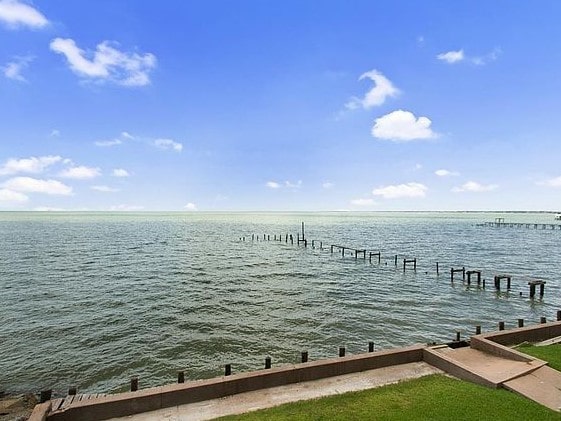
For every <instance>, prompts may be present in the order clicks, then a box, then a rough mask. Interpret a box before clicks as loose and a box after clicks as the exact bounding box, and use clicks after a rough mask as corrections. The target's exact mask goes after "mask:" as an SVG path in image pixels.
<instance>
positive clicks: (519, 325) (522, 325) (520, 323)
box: [518, 319, 524, 327]
mask: <svg viewBox="0 0 561 421" xmlns="http://www.w3.org/2000/svg"><path fill="white" fill-rule="evenodd" d="M518 327H524V319H518Z"/></svg>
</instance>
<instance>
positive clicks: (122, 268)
mask: <svg viewBox="0 0 561 421" xmlns="http://www.w3.org/2000/svg"><path fill="white" fill-rule="evenodd" d="M495 217H504V218H505V219H506V222H528V223H554V222H555V221H553V215H551V214H544V213H536V214H532V213H511V214H492V213H410V212H408V213H230V214H226V213H161V214H158V213H31V212H29V213H25V212H22V213H11V212H4V213H0V238H1V239H2V247H1V249H0V268H1V271H0V276H1V281H0V286H1V287H0V320H1V323H0V390H4V391H6V392H26V391H35V392H37V391H39V390H41V389H46V388H53V389H54V390H55V391H56V392H57V393H59V394H62V393H64V392H65V391H66V390H67V389H68V387H69V386H70V385H76V386H78V389H79V391H80V392H85V393H86V392H89V393H93V392H106V393H107V392H116V391H122V390H126V389H127V388H128V384H129V380H130V378H131V377H133V376H139V377H140V386H141V387H147V386H156V385H161V384H166V383H170V382H174V381H175V379H176V373H177V371H178V370H185V372H186V377H187V378H188V379H200V378H209V377H214V376H218V375H221V374H222V373H223V365H224V364H225V363H231V364H232V367H233V371H234V372H239V371H249V370H255V369H259V368H262V367H263V363H264V359H265V357H266V356H270V357H271V358H272V360H273V365H280V364H290V363H294V362H297V361H298V360H299V358H300V352H301V351H303V350H307V351H309V355H310V359H319V358H326V357H333V356H336V355H337V352H338V347H339V346H346V347H347V353H351V354H352V353H359V352H364V351H366V349H367V344H368V341H370V340H371V341H374V342H375V346H376V349H382V348H391V347H397V346H402V345H409V344H412V343H416V342H423V343H426V342H433V341H436V342H442V341H449V340H451V339H453V338H454V337H455V331H456V330H460V331H462V332H463V334H464V335H468V334H470V333H473V331H474V326H475V325H476V324H480V325H482V328H483V330H490V329H495V328H496V326H497V323H498V321H502V320H504V321H506V325H507V327H514V326H515V325H516V320H517V319H518V318H524V319H526V323H536V322H538V321H539V318H540V316H546V317H547V318H548V320H551V319H552V318H554V316H555V313H556V311H557V310H558V309H561V302H560V298H559V297H560V286H561V285H560V284H561V283H560V281H559V274H560V273H561V258H560V257H559V256H561V230H559V229H558V230H533V229H516V228H489V227H477V226H476V224H477V223H481V222H485V221H492V220H493V219H494V218H495ZM301 222H305V224H306V237H307V238H308V240H312V239H314V240H321V241H323V245H324V247H325V248H326V249H324V250H323V251H322V250H319V249H312V248H311V247H310V244H308V248H304V247H303V246H300V247H298V246H297V245H296V244H295V245H290V243H288V244H287V243H286V242H284V235H285V234H286V233H290V234H293V236H294V238H296V233H297V232H298V231H299V230H300V226H301ZM252 234H257V235H259V236H260V241H254V242H252V241H251V235H252ZM263 234H268V235H270V236H271V240H272V239H273V236H274V235H277V236H280V235H281V234H282V235H283V241H282V242H279V241H276V242H275V241H262V239H263ZM244 236H245V237H246V241H240V238H242V237H244ZM331 244H338V245H344V246H348V247H355V248H365V249H368V250H372V251H378V250H380V251H381V253H382V261H381V264H379V265H378V263H377V260H375V261H373V264H369V263H368V261H364V260H363V259H360V258H359V259H356V260H355V258H354V257H351V256H350V255H346V256H345V257H344V258H343V257H341V254H340V253H339V254H337V253H334V254H331V253H330V252H329V247H328V246H329V245H331ZM396 254H397V255H398V256H399V264H398V267H397V268H396V266H395V265H394V256H395V255H396ZM404 257H408V258H413V257H415V258H417V261H418V263H417V271H416V272H414V271H413V270H412V269H408V270H407V271H406V272H403V266H402V259H403V258H404ZM436 262H439V265H440V270H441V272H440V275H438V276H437V274H436V268H435V266H436ZM462 266H465V267H466V269H468V270H469V269H480V270H482V275H483V278H485V279H486V280H487V283H486V285H487V287H486V289H480V288H477V284H476V283H475V284H472V286H471V287H467V285H465V284H463V283H462V282H461V280H460V281H456V282H454V283H453V284H452V283H451V282H450V274H449V271H450V268H451V267H462ZM501 273H508V274H511V275H512V276H513V279H512V290H511V291H510V292H506V291H502V292H501V293H496V292H495V290H494V288H493V283H492V279H493V276H494V275H495V274H501ZM536 278H537V279H543V280H546V281H547V285H546V288H545V296H544V297H543V299H535V300H530V299H529V297H528V292H529V289H528V285H527V281H528V280H529V279H536ZM520 292H522V293H523V295H522V296H520Z"/></svg>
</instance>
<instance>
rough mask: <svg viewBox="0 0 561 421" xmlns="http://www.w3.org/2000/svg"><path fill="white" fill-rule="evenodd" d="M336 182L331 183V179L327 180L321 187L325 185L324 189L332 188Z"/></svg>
mask: <svg viewBox="0 0 561 421" xmlns="http://www.w3.org/2000/svg"><path fill="white" fill-rule="evenodd" d="M334 185H335V184H333V183H331V182H330V181H326V182H325V183H322V185H321V187H323V188H324V189H326V190H327V189H330V188H332V187H333V186H334Z"/></svg>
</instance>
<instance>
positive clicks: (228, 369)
mask: <svg viewBox="0 0 561 421" xmlns="http://www.w3.org/2000/svg"><path fill="white" fill-rule="evenodd" d="M224 375H225V376H231V375H232V364H226V365H225V366H224Z"/></svg>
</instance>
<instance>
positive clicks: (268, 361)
mask: <svg viewBox="0 0 561 421" xmlns="http://www.w3.org/2000/svg"><path fill="white" fill-rule="evenodd" d="M269 368H271V357H266V358H265V369H266V370H268V369H269Z"/></svg>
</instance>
